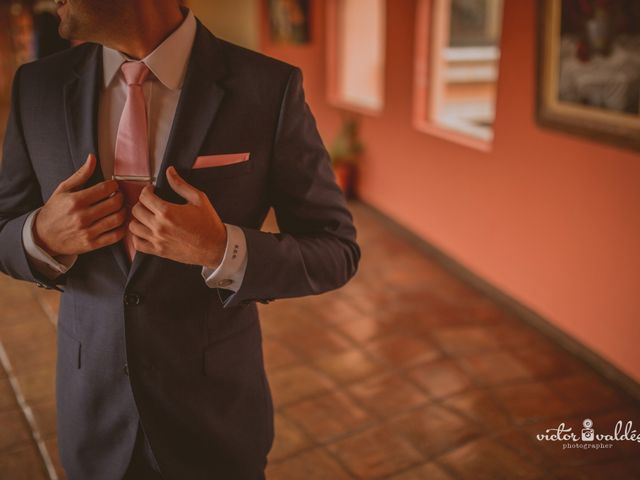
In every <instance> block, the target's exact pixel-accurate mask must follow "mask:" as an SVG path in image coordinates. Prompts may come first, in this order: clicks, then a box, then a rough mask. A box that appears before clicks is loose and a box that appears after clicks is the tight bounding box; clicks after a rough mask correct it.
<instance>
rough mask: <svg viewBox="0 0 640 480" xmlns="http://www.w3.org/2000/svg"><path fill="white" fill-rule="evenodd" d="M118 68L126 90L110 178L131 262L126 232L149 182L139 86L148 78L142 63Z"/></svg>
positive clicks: (132, 252) (131, 249) (132, 253)
mask: <svg viewBox="0 0 640 480" xmlns="http://www.w3.org/2000/svg"><path fill="white" fill-rule="evenodd" d="M121 69H122V73H123V74H124V79H125V81H126V82H127V85H128V90H127V101H126V103H125V105H124V110H123V111H122V117H120V125H119V126H118V134H117V136H116V151H115V161H114V164H113V175H114V178H115V179H116V180H117V181H118V185H119V187H120V191H121V192H122V193H123V194H124V198H125V205H126V208H127V219H126V220H125V226H126V227H127V233H126V235H125V238H124V243H125V247H126V249H127V253H128V254H129V259H130V260H131V261H133V257H134V256H135V254H136V249H135V248H134V247H133V236H132V234H131V233H130V232H129V230H128V226H129V222H130V221H131V209H132V208H133V206H134V205H135V204H136V203H137V202H138V197H139V196H140V192H141V191H142V189H143V188H144V187H145V185H147V184H149V183H151V180H152V179H151V174H150V168H149V140H148V136H147V112H146V110H145V100H144V92H143V90H142V84H143V83H144V81H145V79H146V78H147V75H149V69H148V68H147V66H146V65H145V64H144V63H142V62H125V63H123V64H122V67H121Z"/></svg>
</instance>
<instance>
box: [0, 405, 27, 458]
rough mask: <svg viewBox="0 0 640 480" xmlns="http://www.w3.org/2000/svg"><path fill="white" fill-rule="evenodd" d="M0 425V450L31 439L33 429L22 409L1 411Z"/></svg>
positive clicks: (16, 445)
mask: <svg viewBox="0 0 640 480" xmlns="http://www.w3.org/2000/svg"><path fill="white" fill-rule="evenodd" d="M0 425H2V428H0V452H1V451H4V450H7V449H13V448H17V447H19V446H20V445H22V444H24V443H29V442H30V441H31V429H30V428H29V424H28V423H27V420H26V419H25V418H24V415H23V414H22V411H21V410H19V409H17V408H15V409H12V410H5V411H3V412H0Z"/></svg>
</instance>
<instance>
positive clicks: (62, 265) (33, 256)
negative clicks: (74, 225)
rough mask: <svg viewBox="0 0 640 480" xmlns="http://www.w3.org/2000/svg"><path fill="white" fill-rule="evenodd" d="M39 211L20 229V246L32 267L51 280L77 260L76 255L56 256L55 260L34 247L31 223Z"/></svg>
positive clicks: (31, 215) (30, 216)
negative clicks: (22, 246)
mask: <svg viewBox="0 0 640 480" xmlns="http://www.w3.org/2000/svg"><path fill="white" fill-rule="evenodd" d="M39 211H40V209H39V208H38V209H37V210H34V211H33V212H31V213H30V214H29V216H28V217H27V220H26V221H25V222H24V227H23V228H22V244H23V245H24V250H25V253H26V254H27V257H28V259H29V261H30V262H31V263H32V264H33V266H34V267H35V268H36V269H37V270H38V272H40V273H42V274H43V275H44V276H46V277H47V278H49V279H51V280H53V279H54V278H56V277H59V276H60V275H62V274H63V273H67V271H68V270H69V269H70V268H71V267H72V266H73V264H74V263H75V262H76V260H77V259H78V256H77V255H58V256H56V257H55V258H54V257H52V256H51V255H49V254H48V253H47V252H45V251H44V250H43V249H42V248H40V247H39V246H38V245H36V242H35V240H34V239H33V223H34V221H35V219H36V215H37V214H38V212H39Z"/></svg>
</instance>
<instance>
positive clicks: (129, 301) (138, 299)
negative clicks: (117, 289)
mask: <svg viewBox="0 0 640 480" xmlns="http://www.w3.org/2000/svg"><path fill="white" fill-rule="evenodd" d="M141 303H142V295H140V294H138V293H127V294H125V296H124V304H125V305H140V304H141Z"/></svg>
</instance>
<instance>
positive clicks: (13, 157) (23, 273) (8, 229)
mask: <svg viewBox="0 0 640 480" xmlns="http://www.w3.org/2000/svg"><path fill="white" fill-rule="evenodd" d="M21 73H22V67H20V68H19V69H18V71H17V72H16V75H15V78H14V80H13V89H12V95H11V108H10V112H9V120H8V123H7V129H6V131H5V138H4V148H3V155H2V164H1V165H0V271H2V272H3V273H5V274H7V275H9V276H11V277H13V278H17V279H19V280H26V281H29V282H34V283H36V284H37V285H38V286H41V287H46V288H55V289H57V290H59V288H58V287H57V286H56V285H57V284H63V283H64V280H65V279H64V275H63V276H60V277H58V278H56V279H55V280H51V279H49V278H47V277H46V276H45V275H43V274H42V273H40V272H38V270H37V269H36V268H34V266H33V265H32V264H31V263H30V262H29V259H28V255H27V253H26V251H25V248H24V245H23V242H22V233H23V227H24V225H25V222H26V221H27V218H28V217H29V214H30V213H31V212H33V211H34V210H36V209H38V208H39V207H41V206H42V204H43V201H42V194H41V192H40V185H39V183H38V180H37V178H36V175H35V172H34V170H33V167H32V165H31V160H30V158H29V153H28V151H27V147H26V144H25V140H24V135H23V130H22V124H21V118H20V105H19V103H20V75H21Z"/></svg>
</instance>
